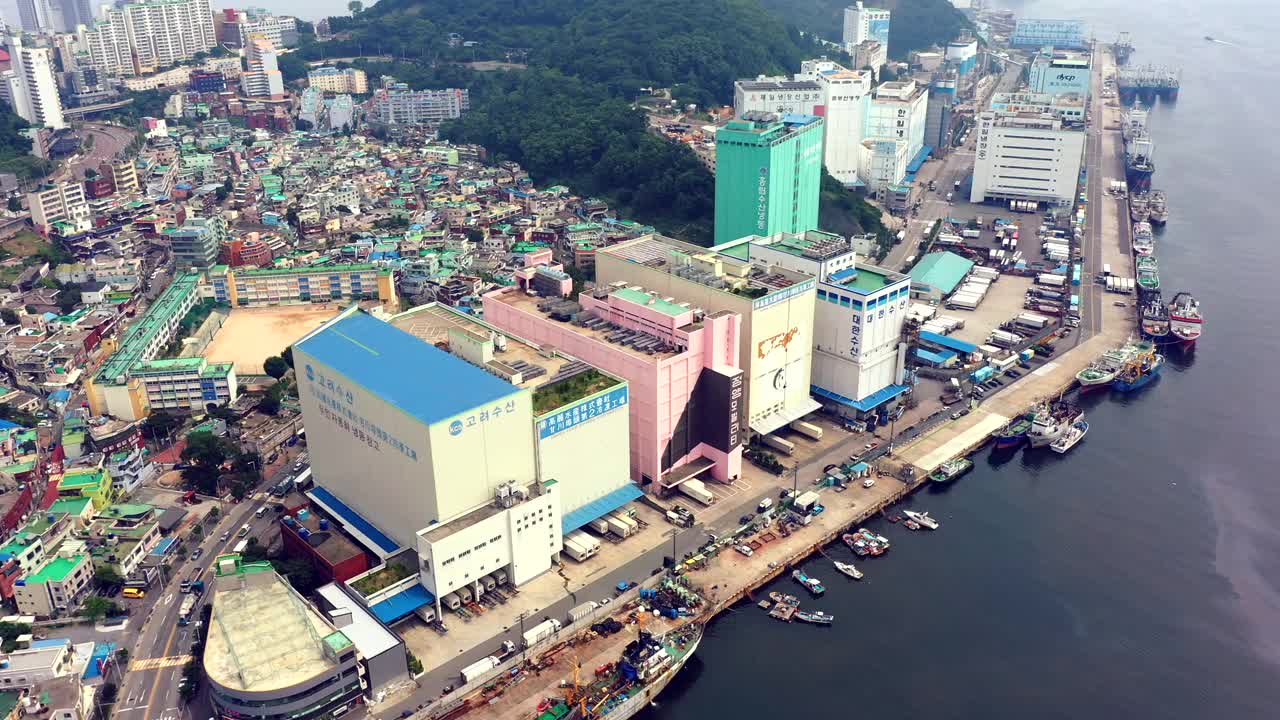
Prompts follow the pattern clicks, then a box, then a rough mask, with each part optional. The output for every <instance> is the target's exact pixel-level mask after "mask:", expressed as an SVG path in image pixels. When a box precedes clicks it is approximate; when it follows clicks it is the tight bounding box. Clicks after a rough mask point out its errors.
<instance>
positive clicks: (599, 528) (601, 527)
mask: <svg viewBox="0 0 1280 720" xmlns="http://www.w3.org/2000/svg"><path fill="white" fill-rule="evenodd" d="M587 527H589V528H591V529H592V530H595V531H596V532H597V533H599V534H601V535H608V534H609V521H608V520H605V519H604V518H596V519H595V520H592V521H591V522H589V523H587Z"/></svg>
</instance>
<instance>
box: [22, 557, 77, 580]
mask: <svg viewBox="0 0 1280 720" xmlns="http://www.w3.org/2000/svg"><path fill="white" fill-rule="evenodd" d="M87 560H88V558H86V557H85V556H84V555H72V556H71V557H58V558H54V559H53V560H50V561H49V562H47V563H45V565H44V567H42V568H40V569H39V570H37V571H35V572H34V573H32V574H30V575H28V576H27V577H25V578H23V579H24V580H25V581H26V582H27V584H28V585H30V584H33V583H43V582H50V581H52V582H62V581H63V580H66V579H67V576H68V575H70V574H71V571H72V570H75V569H76V568H77V567H79V566H80V563H83V562H86V561H87Z"/></svg>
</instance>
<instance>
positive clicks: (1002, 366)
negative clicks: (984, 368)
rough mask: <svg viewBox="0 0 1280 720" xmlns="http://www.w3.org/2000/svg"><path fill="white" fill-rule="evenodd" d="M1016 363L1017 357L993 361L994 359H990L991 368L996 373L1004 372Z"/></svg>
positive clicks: (1012, 356)
mask: <svg viewBox="0 0 1280 720" xmlns="http://www.w3.org/2000/svg"><path fill="white" fill-rule="evenodd" d="M1017 363H1018V356H1017V355H1010V356H1009V357H1004V358H1000V359H995V358H992V359H991V367H992V368H993V369H994V370H995V371H996V372H1004V371H1005V370H1008V369H1009V368H1011V367H1013V366H1014V365H1016V364H1017Z"/></svg>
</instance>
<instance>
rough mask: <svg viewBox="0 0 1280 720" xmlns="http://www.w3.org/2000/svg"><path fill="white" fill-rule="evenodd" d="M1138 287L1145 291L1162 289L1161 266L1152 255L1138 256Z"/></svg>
mask: <svg viewBox="0 0 1280 720" xmlns="http://www.w3.org/2000/svg"><path fill="white" fill-rule="evenodd" d="M1138 287H1139V288H1141V289H1142V290H1143V291H1144V292H1153V291H1156V290H1159V289H1160V267H1159V265H1158V264H1157V263H1156V259H1155V257H1154V256H1151V255H1143V256H1139V257H1138Z"/></svg>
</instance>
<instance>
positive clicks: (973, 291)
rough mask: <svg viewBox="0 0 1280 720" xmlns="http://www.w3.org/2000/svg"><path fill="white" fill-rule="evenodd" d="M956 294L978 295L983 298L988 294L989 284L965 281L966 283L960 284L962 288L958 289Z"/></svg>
mask: <svg viewBox="0 0 1280 720" xmlns="http://www.w3.org/2000/svg"><path fill="white" fill-rule="evenodd" d="M956 294H957V295H977V296H978V297H979V298H981V297H984V296H985V295H986V294H987V286H986V285H977V284H974V283H965V284H964V285H961V286H960V289H959V290H957V291H956Z"/></svg>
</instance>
